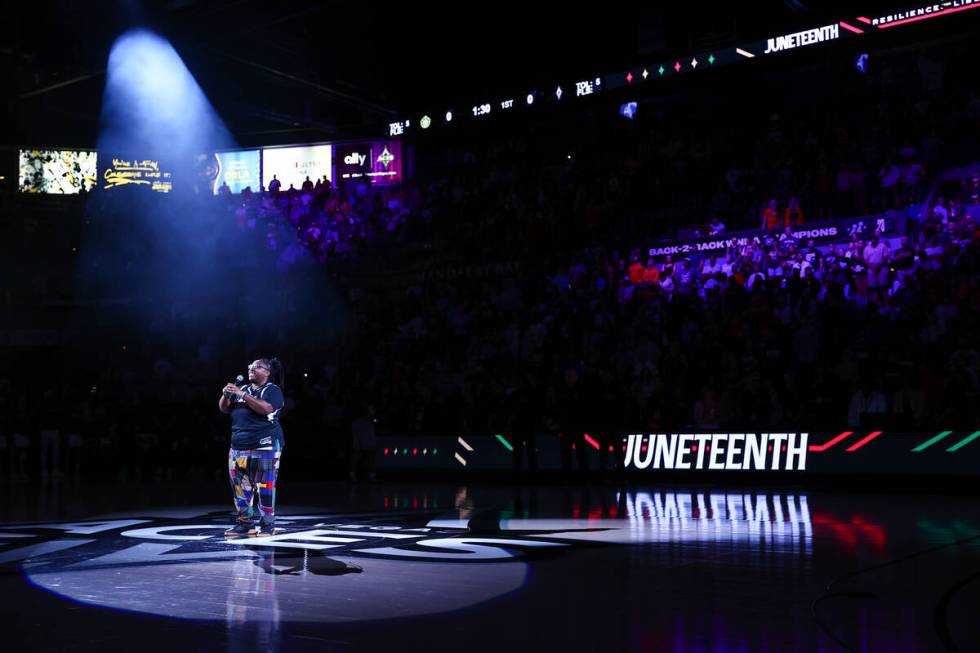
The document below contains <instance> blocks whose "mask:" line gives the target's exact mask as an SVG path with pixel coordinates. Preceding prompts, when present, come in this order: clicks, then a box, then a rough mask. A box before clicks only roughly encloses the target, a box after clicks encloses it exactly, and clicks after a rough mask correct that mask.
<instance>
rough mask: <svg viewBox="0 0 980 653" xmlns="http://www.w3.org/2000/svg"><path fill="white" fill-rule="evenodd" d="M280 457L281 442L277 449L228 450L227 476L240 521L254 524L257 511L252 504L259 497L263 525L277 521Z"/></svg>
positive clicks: (270, 524) (269, 524)
mask: <svg viewBox="0 0 980 653" xmlns="http://www.w3.org/2000/svg"><path fill="white" fill-rule="evenodd" d="M281 456H282V448H281V447H280V445H279V444H278V443H276V446H275V448H274V449H250V450H249V449H229V450H228V479H229V481H230V482H231V495H232V498H233V499H234V501H235V509H236V510H237V511H238V521H239V522H243V523H249V524H250V523H252V520H253V516H254V514H255V513H254V512H253V510H252V504H253V502H255V500H256V499H258V504H259V516H260V518H261V521H262V524H263V525H265V526H272V525H273V524H275V522H276V479H277V478H278V476H279V458H280V457H281Z"/></svg>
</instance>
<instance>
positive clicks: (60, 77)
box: [0, 0, 895, 147]
mask: <svg viewBox="0 0 980 653" xmlns="http://www.w3.org/2000/svg"><path fill="white" fill-rule="evenodd" d="M851 6H852V7H853V5H851ZM865 6H866V8H867V9H869V10H870V9H872V8H873V7H875V6H888V7H894V6H895V3H894V2H890V3H888V2H885V3H882V2H869V3H865ZM839 10H840V4H839V3H837V5H836V6H835V5H834V3H827V2H804V1H796V0H765V1H763V2H755V3H730V4H728V5H722V4H714V3H712V4H705V3H672V4H670V5H664V4H660V3H644V2H639V1H638V0H633V1H630V2H625V3H592V4H591V5H589V4H587V5H584V6H576V5H574V4H569V3H547V4H544V5H538V4H535V3H527V2H515V1H513V0H503V1H497V2H493V3H482V4H480V3H477V4H465V5H459V4H455V5H449V4H435V5H424V4H422V5H420V4H417V3H397V4H396V3H367V2H340V1H337V0H323V1H310V2H296V1H285V2H271V1H267V0H211V1H207V0H109V1H101V2H95V3H81V2H75V1H73V0H55V1H49V2H27V3H16V4H5V5H4V8H3V9H2V10H0V75H2V87H3V89H4V94H5V96H6V97H5V101H4V102H3V103H2V109H0V111H2V113H0V119H2V125H3V131H2V132H0V145H4V146H66V147H67V146H72V147H92V146H94V144H95V138H96V134H97V130H98V120H99V111H100V105H101V96H102V91H103V87H104V84H105V65H106V59H107V57H108V53H109V50H110V48H111V46H112V43H113V41H114V40H115V39H116V38H117V37H118V36H119V35H121V34H122V33H124V32H125V31H127V30H128V29H131V28H135V27H146V28H149V29H152V30H154V31H156V32H158V33H159V34H161V35H162V36H164V37H165V38H166V39H168V40H169V41H170V42H171V43H172V44H173V46H174V47H175V48H176V50H177V52H178V54H179V55H180V56H181V57H182V58H183V60H184V62H185V64H186V65H187V66H188V68H189V69H190V71H191V72H192V74H193V75H194V76H195V78H196V79H197V81H198V83H199V84H200V86H201V87H202V88H203V90H204V92H205V93H206V95H207V96H208V98H209V99H210V101H211V102H212V104H213V105H214V106H215V108H216V109H217V111H218V113H219V115H220V116H221V117H222V118H223V120H224V121H225V122H226V124H227V125H228V127H229V129H230V130H231V132H232V133H233V134H234V136H235V138H236V140H237V141H238V142H239V143H240V144H242V145H263V144H272V143H283V142H302V141H316V140H339V139H344V138H354V137H361V136H368V135H375V134H378V133H379V132H380V131H381V130H382V129H383V126H384V125H385V124H386V123H387V122H388V121H389V120H390V119H395V118H396V117H397V116H398V115H399V114H401V113H404V112H406V111H412V110H414V109H417V108H418V107H420V106H423V105H430V106H431V105H433V104H435V105H438V104H439V103H441V102H445V101H450V100H452V101H466V100H468V99H470V98H473V97H478V96H481V95H483V94H485V93H492V92H507V91H508V90H509V89H512V88H514V87H517V88H521V87H523V86H524V85H526V84H533V83H535V82H536V81H538V80H549V79H550V78H553V77H555V76H560V75H563V74H576V75H579V74H581V75H592V74H602V73H604V72H606V71H610V70H615V69H617V68H620V67H624V66H630V65H633V63H634V61H635V60H636V58H637V57H639V56H642V55H649V54H655V53H662V52H669V51H684V50H687V49H691V48H704V47H715V46H721V45H727V44H731V43H734V42H735V41H736V40H737V39H740V38H748V37H759V36H762V35H764V34H766V33H768V32H770V31H771V30H773V29H776V30H783V29H789V28H792V27H794V26H803V25H812V24H815V23H818V22H819V21H820V20H823V19H825V18H828V17H831V16H833V15H835V14H836V12H838V11H839ZM852 10H853V9H852Z"/></svg>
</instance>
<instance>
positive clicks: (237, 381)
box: [223, 374, 245, 399]
mask: <svg viewBox="0 0 980 653" xmlns="http://www.w3.org/2000/svg"><path fill="white" fill-rule="evenodd" d="M244 381H245V377H244V376H242V375H241V374H239V375H238V376H236V377H235V385H237V386H239V387H240V386H241V385H242V384H243V383H244ZM223 394H224V395H225V397H226V398H228V399H231V397H232V394H231V393H230V392H224V393H223Z"/></svg>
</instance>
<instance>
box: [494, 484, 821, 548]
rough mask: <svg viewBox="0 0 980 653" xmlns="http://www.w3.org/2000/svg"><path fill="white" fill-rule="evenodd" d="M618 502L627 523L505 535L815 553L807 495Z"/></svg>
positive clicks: (540, 524)
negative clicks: (747, 545)
mask: <svg viewBox="0 0 980 653" xmlns="http://www.w3.org/2000/svg"><path fill="white" fill-rule="evenodd" d="M617 503H619V504H620V506H621V508H620V510H621V517H622V518H620V516H619V515H618V516H617V518H608V517H598V516H597V517H585V518H576V519H534V518H529V519H505V520H501V521H500V530H501V531H515V532H522V531H524V532H528V531H534V532H537V533H538V535H537V536H538V537H547V538H551V537H556V538H561V539H562V540H574V541H582V542H591V543H608V544H642V543H653V542H677V543H683V542H705V543H707V542H715V543H729V544H731V545H732V547H740V546H741V545H742V544H744V543H748V542H761V543H766V544H770V545H772V547H774V548H775V549H776V550H779V551H785V552H795V553H800V554H804V555H810V553H811V551H812V543H813V522H812V520H811V517H810V508H809V505H808V503H807V498H806V495H802V494H799V495H797V494H786V495H782V494H756V495H751V494H731V493H705V492H687V493H678V492H652V493H651V492H636V493H632V492H629V493H623V494H621V495H617ZM586 529H588V530H586ZM543 531H548V534H543V533H542V532H543Z"/></svg>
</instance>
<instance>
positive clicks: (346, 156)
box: [337, 141, 402, 185]
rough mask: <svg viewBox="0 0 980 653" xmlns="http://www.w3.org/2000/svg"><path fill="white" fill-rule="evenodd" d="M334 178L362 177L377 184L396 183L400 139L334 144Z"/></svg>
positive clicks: (398, 173)
mask: <svg viewBox="0 0 980 653" xmlns="http://www.w3.org/2000/svg"><path fill="white" fill-rule="evenodd" d="M337 179H338V180H344V179H365V180H367V181H368V182H369V183H371V184H378V185H380V184H397V183H400V182H401V180H402V147H401V142H399V141H372V142H368V143H347V144H345V145H338V146H337Z"/></svg>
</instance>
